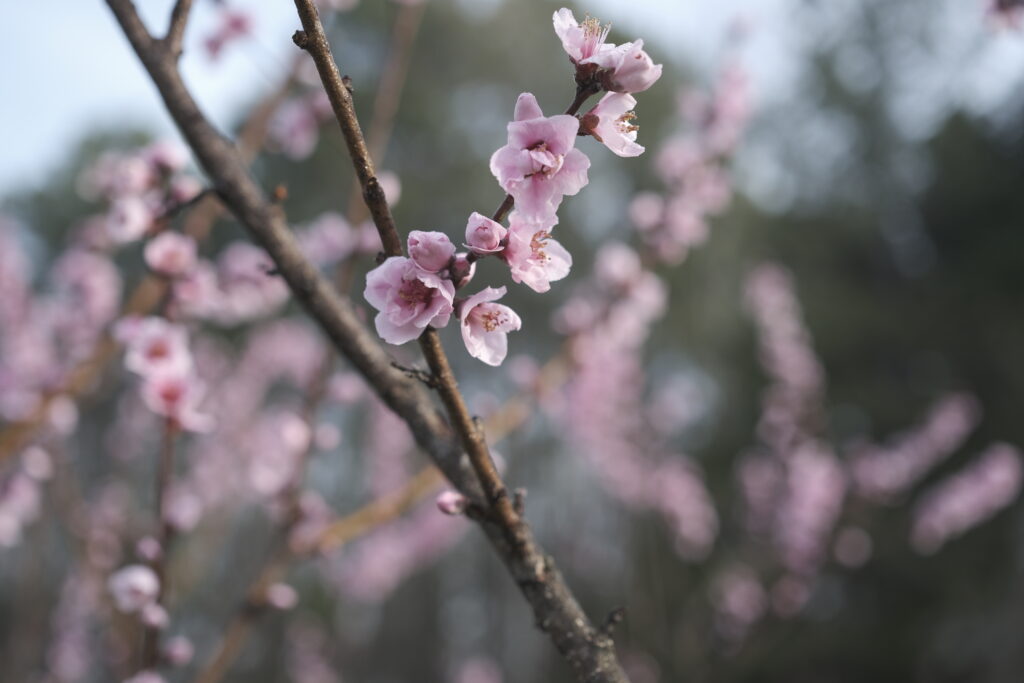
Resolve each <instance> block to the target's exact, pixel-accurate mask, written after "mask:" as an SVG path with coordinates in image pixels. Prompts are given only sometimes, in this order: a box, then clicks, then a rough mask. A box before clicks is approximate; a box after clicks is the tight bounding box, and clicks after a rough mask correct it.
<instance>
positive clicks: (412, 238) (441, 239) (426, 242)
mask: <svg viewBox="0 0 1024 683" xmlns="http://www.w3.org/2000/svg"><path fill="white" fill-rule="evenodd" d="M454 255H455V245H454V244H452V242H451V240H449V239H448V235H445V234H444V233H443V232H424V231H422V230H413V231H412V232H410V233H409V257H410V258H412V261H413V263H415V264H416V265H417V266H419V267H420V268H422V269H423V270H425V271H427V272H428V273H436V272H438V271H439V270H443V269H444V268H447V267H448V263H449V262H450V261H451V260H452V256H454Z"/></svg>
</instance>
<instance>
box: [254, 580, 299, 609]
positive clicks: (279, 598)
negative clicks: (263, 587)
mask: <svg viewBox="0 0 1024 683" xmlns="http://www.w3.org/2000/svg"><path fill="white" fill-rule="evenodd" d="M263 597H264V599H265V600H266V601H267V604H268V605H270V606H271V607H273V608H274V609H279V610H289V609H291V608H293V607H295V605H297V604H299V594H298V593H297V592H296V591H295V589H294V588H292V587H291V586H289V585H288V584H286V583H275V584H273V585H271V586H268V587H267V592H266V594H265V595H264V596H263Z"/></svg>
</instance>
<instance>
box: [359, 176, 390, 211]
mask: <svg viewBox="0 0 1024 683" xmlns="http://www.w3.org/2000/svg"><path fill="white" fill-rule="evenodd" d="M363 200H364V201H365V202H366V205H367V206H374V205H380V204H382V203H386V202H387V200H388V199H387V195H385V194H384V188H383V187H381V186H380V181H379V180H377V176H370V177H369V178H367V180H366V187H365V188H364V189H363Z"/></svg>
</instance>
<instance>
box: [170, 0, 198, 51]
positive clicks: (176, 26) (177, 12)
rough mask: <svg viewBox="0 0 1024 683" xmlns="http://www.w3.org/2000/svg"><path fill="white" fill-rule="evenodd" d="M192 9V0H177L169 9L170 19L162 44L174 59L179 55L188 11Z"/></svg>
mask: <svg viewBox="0 0 1024 683" xmlns="http://www.w3.org/2000/svg"><path fill="white" fill-rule="evenodd" d="M191 9H192V0H177V2H175V3H174V8H173V9H171V20H170V22H168V26H167V35H166V36H164V45H165V46H166V47H167V51H168V52H170V53H171V56H172V57H174V59H178V57H180V56H181V44H182V40H183V39H184V37H185V26H186V25H187V24H188V13H189V10H191Z"/></svg>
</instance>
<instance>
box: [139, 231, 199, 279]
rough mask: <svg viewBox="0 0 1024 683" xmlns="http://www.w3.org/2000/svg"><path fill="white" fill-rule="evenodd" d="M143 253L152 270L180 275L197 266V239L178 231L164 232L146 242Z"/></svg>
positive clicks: (170, 274)
mask: <svg viewBox="0 0 1024 683" xmlns="http://www.w3.org/2000/svg"><path fill="white" fill-rule="evenodd" d="M143 255H144V257H145V259H146V265H147V266H149V268H150V269H151V270H152V271H154V272H156V273H159V274H161V275H166V276H167V277H180V276H182V275H186V274H188V273H189V272H190V271H191V270H192V269H193V268H195V267H196V241H195V240H194V239H192V238H191V237H189V236H188V235H182V234H180V233H177V232H170V231H168V232H162V233H160V234H159V235H157V236H156V237H154V238H153V239H151V240H150V241H149V242H148V243H147V244H146V249H145V251H144V252H143Z"/></svg>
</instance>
